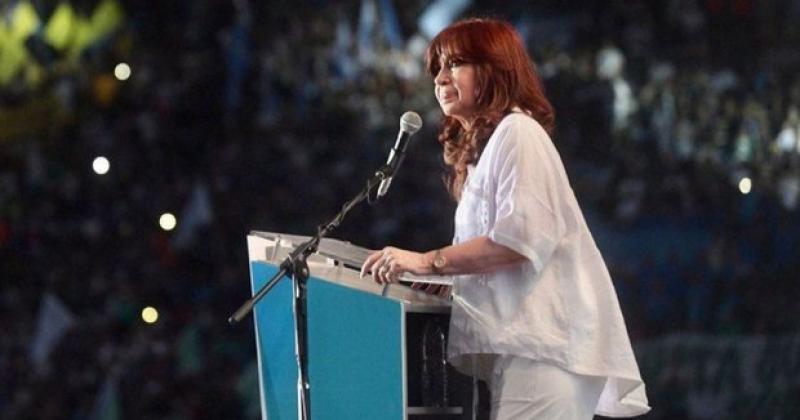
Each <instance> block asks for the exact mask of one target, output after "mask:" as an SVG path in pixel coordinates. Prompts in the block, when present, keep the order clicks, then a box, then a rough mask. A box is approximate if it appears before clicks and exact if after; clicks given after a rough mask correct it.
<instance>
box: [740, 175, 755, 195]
mask: <svg viewBox="0 0 800 420" xmlns="http://www.w3.org/2000/svg"><path fill="white" fill-rule="evenodd" d="M752 189H753V181H751V180H750V178H748V177H744V178H742V179H741V181H739V192H741V193H742V194H750V190H752Z"/></svg>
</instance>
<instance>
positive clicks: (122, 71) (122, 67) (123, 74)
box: [114, 63, 131, 81]
mask: <svg viewBox="0 0 800 420" xmlns="http://www.w3.org/2000/svg"><path fill="white" fill-rule="evenodd" d="M114 76H115V77H116V78H117V80H122V81H125V80H128V78H129V77H131V66H129V65H128V64H127V63H119V64H117V66H116V67H114Z"/></svg>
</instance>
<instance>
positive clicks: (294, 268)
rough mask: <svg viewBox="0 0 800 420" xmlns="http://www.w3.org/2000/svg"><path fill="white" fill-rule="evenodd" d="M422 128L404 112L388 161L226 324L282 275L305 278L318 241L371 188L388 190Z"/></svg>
mask: <svg viewBox="0 0 800 420" xmlns="http://www.w3.org/2000/svg"><path fill="white" fill-rule="evenodd" d="M421 127H422V118H420V116H419V115H418V114H417V113H416V112H410V111H409V112H406V113H405V114H403V116H402V117H401V118H400V133H399V134H398V136H397V141H396V143H395V146H394V148H392V151H391V152H390V153H389V159H388V161H387V162H386V164H385V165H383V166H382V167H381V168H380V169H378V170H377V171H375V174H374V175H372V177H371V178H370V179H368V180H367V183H366V185H365V186H364V189H363V190H361V192H359V193H358V195H356V196H355V197H354V198H353V199H352V200H350V201H348V202H346V203H345V204H344V205H343V206H342V210H341V211H339V214H337V215H336V217H334V218H333V219H332V220H331V221H330V222H328V223H325V224H323V225H321V226H320V227H319V228H318V229H317V234H316V235H314V236H313V237H312V238H311V239H309V240H308V241H306V242H305V243H302V244H300V245H299V246H298V247H297V248H295V249H294V250H293V251H292V252H291V253H290V254H289V256H287V257H286V259H284V260H283V262H282V263H281V265H280V270H279V271H278V272H277V273H276V274H275V275H274V276H273V277H272V278H271V279H270V280H269V281H268V282H267V283H266V284H265V285H264V286H263V287H262V288H261V289H259V291H258V292H256V293H255V294H254V295H253V296H252V297H251V298H249V299H247V300H246V301H245V302H244V303H243V304H242V306H240V307H239V309H237V310H236V312H234V313H233V315H231V316H230V317H229V318H228V322H229V323H231V324H235V323H237V322H240V321H241V320H242V319H244V317H245V316H247V314H248V313H250V311H252V310H253V307H254V306H255V305H256V303H258V302H259V301H260V300H261V299H262V298H263V297H264V295H266V294H267V293H268V292H269V291H270V290H271V289H272V288H273V287H274V286H275V284H276V283H277V282H278V281H279V280H280V279H281V278H283V276H285V275H292V276H299V277H301V278H303V280H304V279H305V278H307V277H308V274H309V272H308V265H307V264H306V259H307V258H308V256H309V255H311V254H313V253H314V252H316V250H317V247H318V246H319V243H320V241H321V240H322V238H324V237H325V236H327V235H329V234H330V233H331V232H333V230H334V229H336V228H337V227H339V225H340V224H341V223H342V221H343V220H344V218H345V216H346V215H347V213H349V212H350V210H351V209H352V208H353V207H355V205H356V204H358V203H360V202H362V201H364V200H365V199H366V198H367V197H368V196H369V194H370V192H371V191H372V189H373V188H375V186H377V185H378V184H381V187H384V185H385V187H384V188H383V189H384V194H385V192H386V191H385V190H386V189H388V183H389V182H390V181H391V178H392V176H394V174H395V172H396V171H397V168H398V167H399V166H400V163H401V162H402V157H403V156H404V155H405V151H406V148H407V147H408V139H409V138H410V137H411V135H413V134H414V133H416V132H417V131H419V129H420V128H421Z"/></svg>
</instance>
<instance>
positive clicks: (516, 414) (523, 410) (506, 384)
mask: <svg viewBox="0 0 800 420" xmlns="http://www.w3.org/2000/svg"><path fill="white" fill-rule="evenodd" d="M489 379H490V380H489V391H490V392H491V399H492V400H491V401H492V404H491V407H492V412H491V418H492V420H523V419H524V420H530V419H558V420H591V419H592V417H593V416H594V410H595V408H596V407H597V401H598V400H599V399H600V393H601V392H602V391H603V387H604V386H605V382H606V378H604V377H598V376H584V375H578V374H575V373H571V372H567V371H566V370H563V369H561V368H559V367H556V366H555V365H552V364H549V363H546V362H539V361H535V360H531V359H526V358H523V357H516V356H499V357H498V358H497V359H496V361H495V363H494V368H493V370H492V374H491V377H490V378H489Z"/></svg>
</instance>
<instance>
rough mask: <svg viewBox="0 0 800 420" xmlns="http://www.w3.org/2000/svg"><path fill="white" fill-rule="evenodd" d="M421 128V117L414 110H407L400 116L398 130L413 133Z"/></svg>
mask: <svg viewBox="0 0 800 420" xmlns="http://www.w3.org/2000/svg"><path fill="white" fill-rule="evenodd" d="M420 128H422V118H420V116H419V114H417V113H416V112H414V111H407V112H406V113H405V114H403V116H402V117H400V130H402V131H405V132H406V133H408V134H414V133H416V132H417V131H419V129H420Z"/></svg>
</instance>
